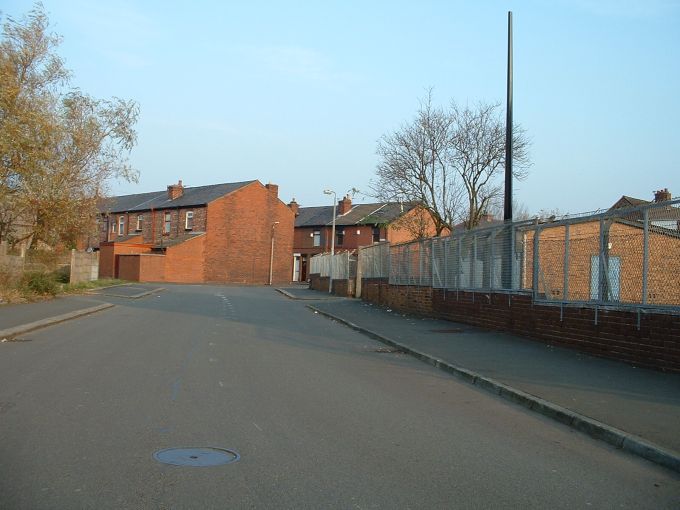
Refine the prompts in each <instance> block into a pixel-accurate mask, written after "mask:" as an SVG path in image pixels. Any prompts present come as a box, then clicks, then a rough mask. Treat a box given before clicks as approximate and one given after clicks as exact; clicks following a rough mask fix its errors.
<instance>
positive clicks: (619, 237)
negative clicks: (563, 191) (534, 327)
mask: <svg viewBox="0 0 680 510" xmlns="http://www.w3.org/2000/svg"><path fill="white" fill-rule="evenodd" d="M359 258H360V263H361V268H362V276H363V277H364V278H387V279H388V280H389V283H390V284H393V285H421V286H430V287H433V288H437V289H447V290H473V291H474V290H480V291H501V292H519V291H528V292H532V293H533V295H534V299H536V300H537V301H549V302H559V303H590V304H592V303H595V304H603V305H612V304H614V305H621V306H626V305H632V306H655V307H672V308H679V307H680V200H672V201H667V202H662V203H658V204H657V203H653V204H647V205H644V206H640V207H635V208H627V209H615V210H610V211H606V212H603V213H598V214H592V215H587V216H580V217H571V218H565V219H560V220H557V221H555V220H554V219H551V220H548V221H539V220H531V221H522V222H515V223H512V224H500V225H494V226H489V227H483V228H476V229H473V230H469V231H459V232H454V233H453V234H452V235H451V236H449V237H442V238H434V239H425V240H421V241H414V242H411V243H406V244H399V245H393V246H390V245H389V243H380V244H376V245H373V246H370V247H365V248H362V249H361V250H360V254H359Z"/></svg>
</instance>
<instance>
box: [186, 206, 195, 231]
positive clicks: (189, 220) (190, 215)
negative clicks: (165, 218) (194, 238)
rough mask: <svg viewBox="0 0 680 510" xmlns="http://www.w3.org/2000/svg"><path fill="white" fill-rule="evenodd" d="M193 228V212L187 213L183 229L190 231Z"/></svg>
mask: <svg viewBox="0 0 680 510" xmlns="http://www.w3.org/2000/svg"><path fill="white" fill-rule="evenodd" d="M193 228H194V211H187V214H186V216H185V217H184V229H185V230H192V229H193Z"/></svg>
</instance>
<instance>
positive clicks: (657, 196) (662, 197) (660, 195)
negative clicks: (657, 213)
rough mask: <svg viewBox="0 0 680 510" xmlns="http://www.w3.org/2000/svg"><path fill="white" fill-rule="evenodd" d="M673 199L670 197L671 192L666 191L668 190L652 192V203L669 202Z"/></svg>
mask: <svg viewBox="0 0 680 510" xmlns="http://www.w3.org/2000/svg"><path fill="white" fill-rule="evenodd" d="M671 198H673V197H672V196H671V192H670V191H668V188H664V189H660V190H658V191H655V192H654V202H655V203H657V204H658V203H659V202H665V201H666V200H670V199H671Z"/></svg>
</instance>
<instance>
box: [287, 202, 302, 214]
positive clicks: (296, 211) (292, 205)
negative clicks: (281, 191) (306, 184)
mask: <svg viewBox="0 0 680 510" xmlns="http://www.w3.org/2000/svg"><path fill="white" fill-rule="evenodd" d="M288 207H290V210H291V211H293V214H295V216H298V215H299V214H300V213H299V209H300V206H299V205H298V203H297V202H296V201H295V199H293V200H291V201H290V203H289V204H288Z"/></svg>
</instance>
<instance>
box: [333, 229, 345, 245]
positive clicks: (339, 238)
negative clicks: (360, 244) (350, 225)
mask: <svg viewBox="0 0 680 510" xmlns="http://www.w3.org/2000/svg"><path fill="white" fill-rule="evenodd" d="M344 239H345V229H344V228H340V229H336V230H335V244H336V245H337V246H342V242H343V241H344Z"/></svg>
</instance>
